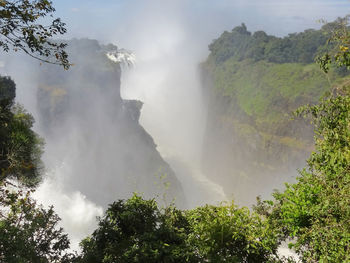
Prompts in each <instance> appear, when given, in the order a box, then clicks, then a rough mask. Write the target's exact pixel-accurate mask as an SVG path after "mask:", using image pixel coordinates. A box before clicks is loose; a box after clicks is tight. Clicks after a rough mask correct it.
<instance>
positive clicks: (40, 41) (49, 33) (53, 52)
mask: <svg viewBox="0 0 350 263" xmlns="http://www.w3.org/2000/svg"><path fill="white" fill-rule="evenodd" d="M54 11H55V9H54V7H53V6H52V2H51V1H48V0H33V1H30V0H0V48H2V50H3V51H5V52H8V51H10V50H14V51H18V50H22V51H24V52H25V53H26V54H28V55H29V56H31V57H33V58H36V59H38V60H40V61H43V62H46V63H52V64H59V65H62V66H63V67H64V68H65V69H68V68H69V67H70V64H69V61H68V55H67V53H66V52H65V50H64V48H65V47H66V44H64V43H60V42H56V41H53V40H51V38H52V37H53V36H55V35H59V34H64V33H66V28H65V24H64V23H63V22H61V20H60V19H59V18H55V19H53V20H52V22H51V24H49V25H47V26H44V25H43V24H41V23H39V22H38V21H42V19H43V18H45V17H47V16H50V17H53V15H52V13H53V12H54Z"/></svg>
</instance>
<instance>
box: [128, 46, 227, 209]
mask: <svg viewBox="0 0 350 263" xmlns="http://www.w3.org/2000/svg"><path fill="white" fill-rule="evenodd" d="M184 56H186V53H185V52H184ZM178 59H179V57H177V56H169V54H164V53H160V54H159V57H156V60H154V59H149V58H147V55H146V56H142V53H141V54H140V56H138V57H137V63H136V65H135V67H132V68H130V69H125V70H124V72H123V74H122V76H123V77H122V87H121V93H122V94H121V95H122V97H123V98H124V99H137V100H141V101H142V102H144V106H143V109H142V112H141V118H140V122H141V124H142V126H143V127H144V128H145V129H146V130H147V131H148V132H149V133H150V135H151V136H152V137H153V138H154V140H155V142H156V144H157V145H158V147H157V149H158V151H159V152H160V153H161V155H162V157H163V158H164V159H165V160H166V161H167V162H168V163H169V164H170V166H171V167H172V168H173V170H174V171H175V174H176V176H177V178H178V179H179V180H180V182H181V183H182V187H183V189H184V193H185V198H186V201H187V207H192V208H193V207H195V206H198V205H203V204H206V203H212V204H213V203H218V202H221V201H226V200H227V198H226V196H225V193H224V191H223V188H222V187H221V186H220V185H218V184H216V183H215V182H213V181H211V180H209V179H208V178H207V177H205V175H204V174H203V173H202V172H201V170H200V167H201V165H200V159H201V144H202V138H203V134H204V128H205V110H204V107H203V102H202V95H201V90H200V82H199V77H198V72H197V70H196V65H195V64H194V63H193V62H194V61H191V60H188V61H187V62H188V63H187V64H181V65H180V64H178V63H176V62H175V60H178ZM157 60H158V61H157ZM164 60H165V61H167V63H164ZM180 60H181V61H182V60H183V58H181V59H180Z"/></svg>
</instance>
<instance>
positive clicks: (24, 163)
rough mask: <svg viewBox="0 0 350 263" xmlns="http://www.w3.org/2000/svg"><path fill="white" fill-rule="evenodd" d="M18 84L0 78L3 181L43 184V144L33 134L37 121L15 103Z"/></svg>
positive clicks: (0, 159) (32, 184)
mask: <svg viewBox="0 0 350 263" xmlns="http://www.w3.org/2000/svg"><path fill="white" fill-rule="evenodd" d="M15 93H16V85H15V83H14V82H13V81H12V80H11V79H10V78H8V77H0V135H1V136H0V168H1V177H0V179H1V180H0V181H4V180H5V179H9V178H15V179H18V180H20V181H21V182H22V183H24V184H25V185H27V186H34V185H36V184H37V183H38V182H39V180H40V172H41V168H42V163H41V160H40V157H41V153H42V145H43V142H42V140H41V139H40V138H39V137H38V135H37V134H36V133H35V132H34V131H33V130H32V126H33V123H34V119H33V117H32V116H31V115H30V114H28V113H27V112H26V111H25V110H24V109H23V107H22V106H20V105H16V104H15V103H14V99H15Z"/></svg>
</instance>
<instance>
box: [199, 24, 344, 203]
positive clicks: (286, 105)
mask: <svg viewBox="0 0 350 263" xmlns="http://www.w3.org/2000/svg"><path fill="white" fill-rule="evenodd" d="M259 37H260V38H259ZM323 38H324V36H323V35H322V32H321V31H315V30H308V31H305V32H303V33H299V34H291V35H289V36H287V37H285V38H283V39H281V38H276V37H273V36H268V35H267V34H265V33H264V32H256V33H254V34H252V33H250V32H248V31H247V30H246V27H245V25H242V26H241V27H237V28H234V29H233V30H232V32H224V33H223V34H222V35H221V36H220V37H219V38H218V39H217V40H214V42H213V43H212V44H211V45H210V46H209V48H210V51H211V53H210V55H209V57H208V59H207V60H206V61H205V62H204V63H202V65H201V69H202V83H203V84H202V86H203V92H204V94H205V97H206V100H207V101H206V103H207V109H208V116H207V127H206V135H205V139H204V151H203V158H202V160H203V162H202V163H203V170H204V172H205V173H206V175H207V176H208V177H209V178H211V179H212V180H215V181H216V182H218V183H219V184H221V185H222V186H223V187H224V190H225V192H226V195H227V196H229V197H233V198H234V199H235V200H238V201H239V202H240V203H241V204H252V203H254V201H255V197H256V196H257V195H264V196H267V195H268V194H269V193H271V192H272V190H273V189H274V188H281V187H282V186H283V182H286V181H287V182H288V181H293V179H294V178H295V177H296V176H297V171H296V170H297V169H301V168H303V167H304V166H305V160H306V158H307V156H308V155H309V153H310V152H311V151H312V149H313V131H312V128H311V125H310V124H309V123H307V122H306V121H305V120H302V119H293V115H292V112H293V111H294V110H296V109H297V108H298V107H300V106H302V105H305V104H313V103H317V102H318V100H319V98H320V97H321V96H322V95H323V94H324V93H325V92H326V91H328V90H330V88H331V86H332V85H333V84H334V83H337V82H338V81H339V82H341V81H342V79H343V76H342V74H341V72H338V71H337V72H336V71H332V72H331V73H330V74H329V76H325V75H324V74H323V73H322V72H321V70H320V69H319V67H318V65H316V64H315V63H313V62H312V60H313V56H314V55H315V54H316V53H317V50H321V49H322V47H323V46H322V45H323V44H322V43H323V42H322V41H324V39H323ZM321 40H322V41H321ZM286 43H287V44H288V43H289V44H288V45H287V44H286ZM272 46H276V47H278V48H279V49H276V47H273V48H272ZM298 46H305V47H312V48H311V49H310V52H309V53H310V54H308V56H307V58H308V60H305V61H304V60H303V58H304V57H303V56H306V55H305V54H304V53H303V52H304V51H305V48H299V49H297V48H295V47H298ZM276 50H278V58H280V59H279V60H276V59H275V57H276V56H277V55H276ZM292 51H293V52H292ZM291 52H292V53H291ZM259 54H260V55H261V56H257V55H259ZM291 54H292V55H291Z"/></svg>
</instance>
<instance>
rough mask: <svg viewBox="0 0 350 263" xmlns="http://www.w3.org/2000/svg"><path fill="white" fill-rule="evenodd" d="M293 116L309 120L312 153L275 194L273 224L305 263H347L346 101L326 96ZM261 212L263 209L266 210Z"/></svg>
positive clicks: (349, 149) (349, 114)
mask: <svg viewBox="0 0 350 263" xmlns="http://www.w3.org/2000/svg"><path fill="white" fill-rule="evenodd" d="M298 114H307V115H309V116H311V117H312V119H313V121H314V123H315V125H316V136H315V142H316V149H315V152H314V153H312V155H311V157H310V159H309V160H308V167H307V169H304V170H303V171H302V172H301V176H300V177H299V178H298V182H297V183H296V184H292V185H288V184H287V188H286V190H285V191H283V192H276V193H275V194H274V197H275V202H274V204H273V206H272V207H270V209H272V210H271V211H270V213H271V214H270V216H269V217H270V220H271V222H272V225H274V226H275V227H277V228H280V229H281V230H282V232H283V233H284V238H286V237H289V238H293V239H294V240H295V242H294V243H291V246H293V247H294V248H295V249H296V251H297V252H298V253H299V254H300V255H301V256H302V259H303V260H304V261H305V262H348V261H349V260H350V224H349V221H350V173H349V167H350V166H349V164H350V145H349V142H350V131H349V123H350V98H349V97H348V96H336V97H329V98H325V99H323V100H322V102H321V103H320V104H319V105H317V106H308V107H303V108H301V109H300V110H299V111H298ZM265 211H266V209H265Z"/></svg>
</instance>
